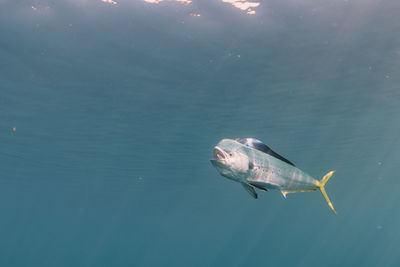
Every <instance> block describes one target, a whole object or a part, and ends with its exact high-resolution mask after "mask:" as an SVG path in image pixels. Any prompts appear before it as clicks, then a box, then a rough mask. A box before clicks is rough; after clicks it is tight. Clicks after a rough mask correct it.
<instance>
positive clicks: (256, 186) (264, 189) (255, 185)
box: [249, 183, 268, 192]
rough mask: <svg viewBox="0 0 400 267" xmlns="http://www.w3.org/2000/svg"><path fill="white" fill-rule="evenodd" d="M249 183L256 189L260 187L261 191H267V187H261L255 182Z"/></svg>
mask: <svg viewBox="0 0 400 267" xmlns="http://www.w3.org/2000/svg"><path fill="white" fill-rule="evenodd" d="M249 185H251V186H254V187H255V188H258V189H260V190H262V191H265V192H267V191H268V190H267V188H265V187H262V186H260V185H257V184H253V183H249Z"/></svg>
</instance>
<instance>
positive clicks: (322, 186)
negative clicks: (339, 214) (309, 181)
mask: <svg viewBox="0 0 400 267" xmlns="http://www.w3.org/2000/svg"><path fill="white" fill-rule="evenodd" d="M335 172H336V171H330V172H328V173H327V174H325V176H324V177H322V179H321V180H320V181H319V182H318V183H317V186H318V188H319V190H320V191H321V193H322V195H323V196H324V198H325V200H326V202H327V203H328V205H329V207H331V209H332V210H333V212H335V214H336V210H335V208H334V207H333V205H332V202H331V201H330V200H329V197H328V195H327V194H326V191H325V185H326V183H327V182H328V180H329V179H330V178H331V177H332V175H334V174H335Z"/></svg>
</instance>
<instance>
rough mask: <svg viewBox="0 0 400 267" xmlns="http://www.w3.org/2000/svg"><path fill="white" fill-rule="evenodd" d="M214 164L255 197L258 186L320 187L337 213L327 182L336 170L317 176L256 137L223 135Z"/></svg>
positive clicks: (301, 189)
mask: <svg viewBox="0 0 400 267" xmlns="http://www.w3.org/2000/svg"><path fill="white" fill-rule="evenodd" d="M210 161H211V164H212V165H213V166H214V167H215V168H216V169H217V170H218V172H219V173H220V175H221V176H223V177H225V178H227V179H229V180H232V181H235V182H238V183H240V184H241V185H242V186H243V188H244V189H245V190H246V191H247V193H249V194H250V195H251V196H252V197H253V198H255V199H257V198H258V194H257V192H256V189H257V190H262V191H268V190H279V191H281V193H282V195H283V196H284V197H285V198H286V195H287V194H289V193H297V192H309V191H315V190H319V191H320V192H321V193H322V195H323V197H324V198H325V200H326V202H327V203H328V205H329V207H330V208H331V209H332V210H333V212H334V213H335V214H336V213H337V212H336V210H335V208H334V207H333V204H332V202H331V201H330V199H329V197H328V195H327V193H326V191H325V185H326V183H327V182H328V180H329V179H330V178H331V177H332V175H333V174H335V172H336V171H330V172H328V173H327V174H325V176H323V177H322V179H320V180H317V179H315V178H313V177H312V176H311V175H309V174H307V173H306V172H304V171H302V170H300V169H299V168H297V167H296V166H295V165H294V164H293V163H292V162H291V161H289V160H287V159H286V158H284V157H282V156H281V155H279V154H278V153H276V152H274V151H273V150H272V149H271V148H270V147H268V146H267V145H266V144H264V143H263V142H261V141H260V140H258V139H255V138H236V139H222V140H221V141H220V142H219V143H218V144H217V145H216V146H215V147H214V149H213V158H212V159H211V160H210Z"/></svg>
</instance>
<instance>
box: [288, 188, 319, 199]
mask: <svg viewBox="0 0 400 267" xmlns="http://www.w3.org/2000/svg"><path fill="white" fill-rule="evenodd" d="M315 190H316V188H315V189H304V190H281V193H282V195H283V197H284V198H286V195H287V194H290V193H298V192H311V191H315Z"/></svg>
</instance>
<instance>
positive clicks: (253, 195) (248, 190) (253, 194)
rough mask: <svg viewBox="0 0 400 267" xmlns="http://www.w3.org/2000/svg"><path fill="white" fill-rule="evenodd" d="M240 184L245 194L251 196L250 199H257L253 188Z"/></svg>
mask: <svg viewBox="0 0 400 267" xmlns="http://www.w3.org/2000/svg"><path fill="white" fill-rule="evenodd" d="M241 184H242V186H243V188H244V189H245V190H246V191H247V193H249V194H250V196H252V197H253V198H255V199H257V198H258V195H257V193H256V190H254V188H253V187H251V186H250V185H248V184H244V183H241Z"/></svg>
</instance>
